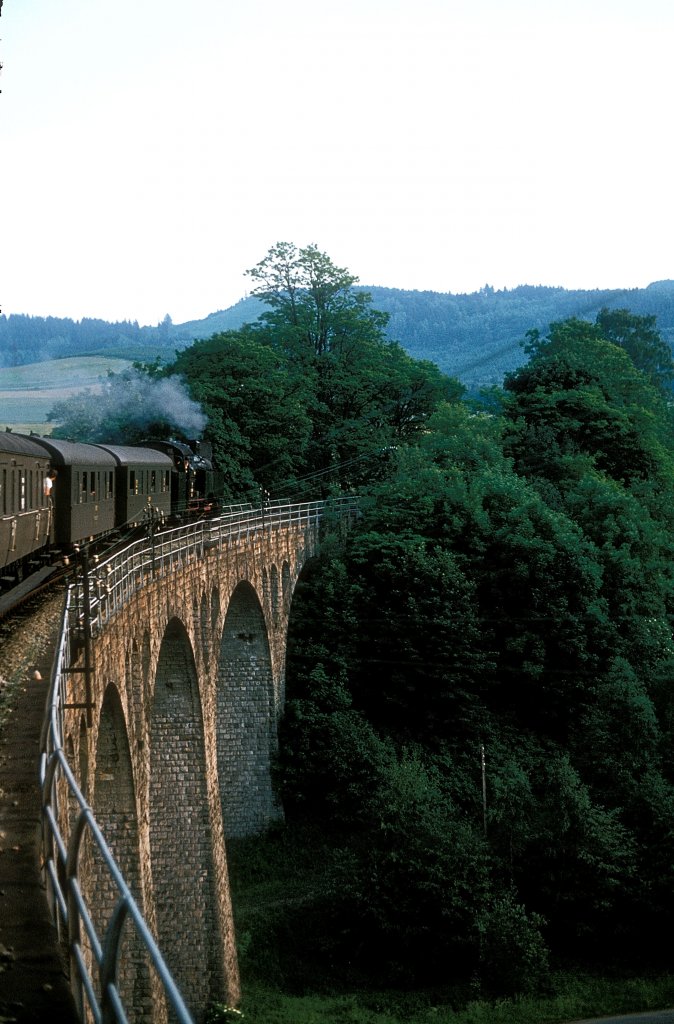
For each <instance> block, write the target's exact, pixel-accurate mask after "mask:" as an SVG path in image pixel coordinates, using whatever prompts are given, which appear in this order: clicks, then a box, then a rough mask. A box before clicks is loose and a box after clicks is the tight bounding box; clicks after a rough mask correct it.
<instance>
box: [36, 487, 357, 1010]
mask: <svg viewBox="0 0 674 1024" xmlns="http://www.w3.org/2000/svg"><path fill="white" fill-rule="evenodd" d="M352 513H353V509H352V508H348V507H347V506H344V507H343V508H342V509H341V511H340V512H339V513H338V514H337V517H336V518H337V519H339V520H340V521H341V522H342V523H344V522H346V521H348V518H349V515H350V514H352ZM324 519H325V510H324V507H323V505H322V504H320V503H314V504H311V505H303V506H289V505H288V506H285V505H284V506H275V507H269V508H266V509H264V510H260V509H258V510H257V511H254V510H246V509H234V510H232V511H230V512H229V513H228V514H225V515H223V516H221V517H218V518H217V519H214V520H211V521H210V522H208V523H206V524H204V523H201V524H197V525H196V526H191V527H183V528H180V529H177V530H175V531H170V532H165V533H159V534H157V535H156V536H152V538H151V542H150V541H149V540H145V541H143V542H142V543H139V544H137V545H135V546H131V547H130V548H129V549H128V550H126V551H125V552H123V553H122V554H119V555H117V556H116V557H115V558H113V559H110V560H109V561H108V562H104V563H101V564H100V565H93V564H91V562H89V563H88V564H87V565H86V566H85V570H86V571H85V572H83V573H82V574H81V576H80V582H79V583H78V584H77V586H75V587H72V588H71V595H70V598H69V602H70V603H69V609H68V611H67V614H66V616H65V619H64V635H63V636H62V640H61V651H60V652H59V662H58V669H57V672H56V673H55V680H54V683H53V699H52V705H51V725H50V728H49V729H47V730H46V732H45V741H44V742H45V749H44V753H43V768H42V774H43V789H44V793H45V797H44V801H43V802H44V804H45V808H46V810H45V819H46V822H47V825H48V827H47V828H46V829H45V838H44V846H45V862H46V865H47V872H48V873H50V874H51V878H50V880H49V881H50V883H51V884H49V885H48V890H49V891H53V893H54V895H53V896H52V901H53V904H54V910H55V916H56V918H57V921H60V922H61V923H60V928H61V930H62V932H63V936H62V938H63V942H64V947H66V948H68V950H69V956H70V958H71V982H73V984H74V990H75V995H76V1001H77V1002H78V1005H79V1007H80V1013H81V1015H82V1017H83V1019H88V1018H89V1019H93V1017H92V1011H91V1009H90V1005H92V1004H95V1003H96V1000H99V1002H101V1004H102V1005H104V1007H105V1001H106V999H109V994H108V993H107V988H108V987H109V988H110V990H111V991H112V995H113V997H114V998H115V999H117V998H118V997H119V999H120V1000H121V1001H122V1002H123V1003H124V1005H125V1008H126V1009H125V1012H126V1013H127V1015H128V1019H129V1020H130V1021H134V1022H143V1024H146V1022H147V1024H160V1022H162V1021H167V1020H172V1019H178V1018H177V1017H176V1013H175V1010H174V1009H171V1007H170V1005H169V1002H167V998H166V992H165V986H164V987H162V985H161V984H160V981H161V979H160V978H159V976H158V970H157V966H156V964H155V963H154V962H152V960H151V958H149V957H148V955H147V943H145V944H144V943H143V942H142V941H141V937H139V933H138V930H137V929H134V928H132V927H127V926H126V925H128V921H126V923H125V918H128V916H129V914H130V911H129V907H128V905H127V904H126V903H125V902H124V900H122V902H121V904H120V899H119V891H120V884H117V882H119V878H118V875H119V876H121V878H122V879H123V883H124V884H125V885H126V886H128V890H129V891H130V893H131V894H132V897H133V899H132V901H131V903H132V904H133V903H135V909H134V908H133V907H132V910H133V912H134V913H135V912H136V911H139V913H140V914H141V915H142V919H143V921H144V922H145V923H146V925H147V927H148V930H149V932H150V933H151V936H152V938H153V939H154V941H155V942H156V945H157V947H158V949H159V950H160V951H161V955H162V957H163V960H164V961H165V963H166V965H167V966H168V970H169V972H170V975H171V976H172V979H173V981H174V982H175V985H176V986H177V989H178V991H179V992H180V993H181V994H182V998H183V999H184V1002H185V1004H186V1006H187V1008H188V1010H189V1013H191V1014H192V1015H193V1017H194V1019H195V1020H199V1019H200V1018H201V1016H202V1015H203V1013H204V1011H205V1010H206V1008H207V1007H208V1005H209V1004H210V1003H211V1001H212V1000H215V999H217V1000H223V999H224V1000H225V1001H229V1002H230V1003H231V1004H233V1005H234V1004H236V1002H237V1000H238V997H239V982H238V971H237V961H236V951H235V940H234V928H233V923H232V908H231V904H230V894H229V883H228V871H227V840H228V838H230V837H240V836H247V835H251V834H254V833H257V832H260V831H263V830H264V829H266V828H267V827H268V826H269V825H270V824H271V823H273V822H274V821H275V820H277V819H278V818H279V816H280V815H281V814H282V810H281V808H280V806H279V804H278V802H277V799H276V796H275V793H274V788H273V785H272V775H271V763H272V758H273V754H274V750H275V747H276V744H277V725H278V721H279V717H280V714H281V711H282V708H283V701H284V673H285V650H286V637H287V630H288V619H289V612H290V607H291V602H292V597H293V592H294V589H295V585H296V583H297V580H298V578H299V576H300V574H301V572H302V570H303V568H304V566H305V565H306V563H307V561H308V560H309V559H310V558H311V557H312V556H313V555H314V554H315V553H316V551H317V548H318V545H319V543H320V536H321V528H322V526H321V524H322V521H324ZM99 830H100V834H101V835H102V837H103V838H104V840H105V844H104V849H103V852H101V850H100V848H99V846H98V845H97V844H96V842H95V838H96V835H98V833H99ZM110 858H112V861H113V863H112V866H111V865H110V863H108V861H109V860H110ZM87 907H88V908H90V909H89V910H88V911H87V909H86V908H87ZM59 911H61V913H60V914H59ZM87 915H89V917H88V916H87ZM64 922H66V923H64ZM120 935H121V936H122V938H119V936H120ZM116 940H118V941H117V947H118V948H117V947H116V946H115V942H116ZM148 941H149V940H148ZM106 947H108V954H109V955H108V956H107V958H106ZM113 947H114V948H113ZM110 949H112V953H110V952H109V950H110ZM82 979H84V980H82ZM91 979H93V980H91ZM106 979H107V980H108V981H109V980H110V979H112V980H113V981H114V984H113V985H112V986H107V983H106ZM169 985H170V982H169ZM96 988H98V989H99V992H98V993H96V992H93V991H89V989H96ZM101 993H102V995H101ZM106 1012H107V1013H108V1014H109V1016H108V1017H107V1019H110V1020H114V1019H117V1018H116V1017H115V1016H114V1015H113V1014H112V1010H111V1009H110V1008H108V1010H107V1011H106V1010H105V1008H104V1011H103V1019H106V1017H105V1013H106ZM94 1017H95V1012H94Z"/></svg>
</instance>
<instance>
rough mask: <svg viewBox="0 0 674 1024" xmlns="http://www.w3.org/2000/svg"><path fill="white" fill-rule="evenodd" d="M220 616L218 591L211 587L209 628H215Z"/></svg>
mask: <svg viewBox="0 0 674 1024" xmlns="http://www.w3.org/2000/svg"><path fill="white" fill-rule="evenodd" d="M219 618H220V591H219V590H218V588H217V587H213V590H212V592H211V629H215V627H216V626H217V624H218V619H219Z"/></svg>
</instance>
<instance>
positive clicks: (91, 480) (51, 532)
mask: <svg viewBox="0 0 674 1024" xmlns="http://www.w3.org/2000/svg"><path fill="white" fill-rule="evenodd" d="M53 471H55V476H54V472H53ZM52 478H53V479H52ZM221 493H222V478H221V476H220V474H219V473H218V472H217V471H216V470H215V469H214V468H213V463H212V457H211V450H210V446H209V445H205V444H203V443H199V442H196V441H195V442H191V443H190V444H185V443H183V442H180V441H146V442H143V445H142V446H131V445H126V446H125V445H107V444H106V445H103V444H79V443H74V442H71V441H58V440H55V439H53V438H51V437H39V436H37V435H32V434H31V435H30V436H27V435H24V434H14V433H12V432H9V431H7V432H5V433H3V434H0V575H1V577H2V582H3V583H4V584H5V585H7V586H10V585H12V583H15V582H18V581H20V580H21V579H23V577H24V576H25V575H26V574H28V573H29V572H31V571H32V570H33V569H35V568H36V567H37V566H38V565H39V564H40V562H45V563H49V562H50V561H51V560H52V559H53V557H54V552H55V550H58V551H68V550H70V549H71V548H72V546H73V545H74V544H82V543H85V542H89V541H95V540H97V539H99V538H104V537H107V536H108V535H110V534H113V533H114V532H115V531H122V530H125V529H127V528H128V529H132V528H133V527H134V526H138V525H139V524H142V523H143V522H144V521H147V509H148V507H152V508H154V510H155V514H156V515H157V516H160V517H162V518H165V519H167V520H170V519H174V520H175V521H176V522H179V521H182V520H185V519H187V518H190V517H193V516H199V515H204V514H205V513H206V512H207V511H210V510H211V509H212V504H213V500H214V496H217V495H220V494H221Z"/></svg>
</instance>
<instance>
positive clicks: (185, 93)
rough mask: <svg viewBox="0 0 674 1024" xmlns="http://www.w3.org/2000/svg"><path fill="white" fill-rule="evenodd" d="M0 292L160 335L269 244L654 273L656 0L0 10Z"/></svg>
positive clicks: (431, 272)
mask: <svg viewBox="0 0 674 1024" xmlns="http://www.w3.org/2000/svg"><path fill="white" fill-rule="evenodd" d="M2 10H3V13H2V18H0V37H1V40H2V41H1V43H0V51H1V57H0V59H1V60H2V63H3V64H4V70H3V73H2V95H1V96H0V187H1V191H0V196H1V198H0V203H1V204H2V206H1V212H2V217H1V220H0V224H1V231H2V245H1V246H0V252H1V253H2V255H1V257H0V304H1V306H2V311H3V312H4V313H6V314H9V313H31V314H33V315H53V316H71V317H73V318H75V319H79V318H81V317H82V316H95V317H101V318H104V319H109V320H114V319H125V318H128V319H131V320H134V319H137V320H138V321H139V322H141V323H157V322H158V321H159V320H160V319H161V318H162V317H163V316H164V314H165V313H170V315H171V316H172V317H173V319H174V321H175V322H176V323H178V322H182V321H185V320H188V319H193V318H198V317H203V316H206V315H207V314H208V313H210V312H213V311H215V310H217V309H222V308H225V307H227V306H229V305H231V304H233V303H234V302H236V301H237V299H239V298H241V297H242V296H243V295H244V294H245V292H246V289H247V287H248V279H247V278H246V277H245V276H244V274H243V271H244V270H245V269H246V268H248V267H251V266H253V265H254V264H255V263H257V262H258V261H259V260H260V259H262V258H263V256H264V255H265V253H266V252H267V250H268V249H269V247H270V246H271V245H272V244H273V243H275V242H277V241H289V242H294V243H295V244H297V245H300V246H301V245H306V244H308V243H310V242H315V243H316V244H317V245H318V246H319V247H320V248H321V249H322V250H324V251H326V252H327V253H328V254H329V255H330V256H331V257H332V258H333V260H334V261H335V262H336V263H338V264H339V265H342V266H346V267H348V268H349V270H351V271H352V272H353V273H354V274H356V275H358V277H359V278H360V281H361V283H363V284H366V285H374V284H380V285H388V286H391V287H398V288H418V289H433V290H437V291H449V292H459V291H472V290H475V289H478V288H480V287H481V286H482V285H484V284H486V283H489V284H491V285H493V286H494V287H496V288H501V287H514V286H515V285H517V284H525V283H526V284H552V285H563V286H565V287H574V288H575V287H581V288H594V287H612V288H621V287H642V286H644V285H646V284H648V283H649V282H650V281H652V280H658V279H662V278H665V277H674V265H673V259H672V249H673V245H672V239H673V238H674V205H673V204H672V199H671V195H672V179H673V175H672V163H673V160H672V157H673V155H674V143H673V142H672V113H671V109H672V98H673V96H674V89H673V85H674V60H672V52H674V5H672V4H671V2H670V0H584V2H580V0H519V2H518V0H514V2H510V0H503V2H501V3H498V2H496V0H470V2H469V0H466V2H459V0H456V2H455V0H341V2H339V3H336V2H333V3H328V2H323V0H285V2H284V3H279V2H278V0H275V2H272V0H190V2H189V3H187V2H186V0H180V2H178V0H118V2H116V3H114V4H111V3H110V2H109V0H59V2H58V3H56V2H54V0H5V2H4V6H3V9H2Z"/></svg>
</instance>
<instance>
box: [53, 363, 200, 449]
mask: <svg viewBox="0 0 674 1024" xmlns="http://www.w3.org/2000/svg"><path fill="white" fill-rule="evenodd" d="M47 418H48V420H50V421H52V422H55V423H56V424H57V426H56V427H55V428H54V430H53V434H54V436H55V437H68V438H71V439H72V440H77V441H92V442H94V441H107V442H109V443H110V444H125V443H134V442H136V441H137V440H139V439H140V438H141V437H143V436H146V435H147V434H148V432H149V431H151V430H152V429H153V428H154V429H155V430H156V429H157V428H158V427H164V428H172V430H174V431H175V432H177V433H181V434H183V436H185V437H189V438H198V437H200V436H201V434H202V432H203V430H204V428H205V426H206V423H207V417H206V415H205V414H204V412H203V411H202V409H201V406H200V405H199V403H198V402H195V401H194V400H193V399H192V398H190V395H189V393H188V391H187V387H186V385H185V383H184V381H183V380H182V379H181V378H180V377H161V378H154V377H151V376H148V375H147V374H145V373H142V372H141V371H139V370H135V369H132V370H127V371H125V372H124V373H122V374H113V375H111V376H110V377H109V378H108V379H107V380H106V381H105V383H104V384H103V385H102V386H101V389H100V390H96V391H95V390H93V389H88V390H86V391H83V392H80V393H79V394H77V395H74V396H73V397H72V398H69V399H66V400H64V401H62V402H58V403H57V404H56V405H55V406H54V407H53V409H52V410H51V412H50V413H49V415H48V417H47Z"/></svg>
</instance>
